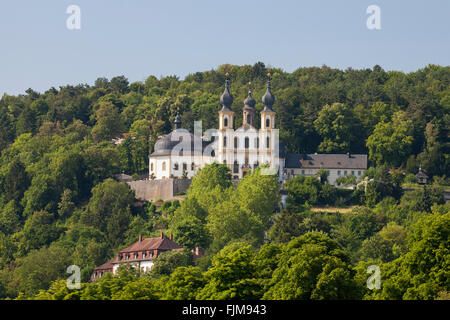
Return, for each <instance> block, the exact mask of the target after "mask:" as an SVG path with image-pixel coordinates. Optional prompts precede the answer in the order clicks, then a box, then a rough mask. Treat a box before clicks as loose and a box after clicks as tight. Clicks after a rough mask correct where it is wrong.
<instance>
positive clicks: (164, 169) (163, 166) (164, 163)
mask: <svg viewBox="0 0 450 320" xmlns="http://www.w3.org/2000/svg"><path fill="white" fill-rule="evenodd" d="M162 170H163V171H166V162H165V161H164V162H163V163H162Z"/></svg>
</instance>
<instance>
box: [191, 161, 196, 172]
mask: <svg viewBox="0 0 450 320" xmlns="http://www.w3.org/2000/svg"><path fill="white" fill-rule="evenodd" d="M194 170H195V163H194V162H192V163H191V171H194Z"/></svg>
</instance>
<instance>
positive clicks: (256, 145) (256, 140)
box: [255, 138, 259, 149]
mask: <svg viewBox="0 0 450 320" xmlns="http://www.w3.org/2000/svg"><path fill="white" fill-rule="evenodd" d="M255 148H256V149H259V138H256V139H255Z"/></svg>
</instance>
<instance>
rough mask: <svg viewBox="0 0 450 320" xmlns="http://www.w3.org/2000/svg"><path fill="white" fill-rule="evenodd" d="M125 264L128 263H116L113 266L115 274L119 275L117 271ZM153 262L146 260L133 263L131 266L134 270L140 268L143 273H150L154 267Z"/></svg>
mask: <svg viewBox="0 0 450 320" xmlns="http://www.w3.org/2000/svg"><path fill="white" fill-rule="evenodd" d="M123 263H126V261H124V262H122V263H115V264H114V266H113V274H117V269H118V268H119V266H120V265H121V264H123ZM153 264H154V263H153V261H152V260H144V261H134V262H133V261H131V262H130V265H131V266H132V267H133V268H140V269H141V271H144V272H146V271H150V270H151V269H152V267H153Z"/></svg>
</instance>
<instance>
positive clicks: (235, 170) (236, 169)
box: [233, 161, 239, 173]
mask: <svg viewBox="0 0 450 320" xmlns="http://www.w3.org/2000/svg"><path fill="white" fill-rule="evenodd" d="M233 173H239V163H238V162H237V161H234V164H233Z"/></svg>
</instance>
